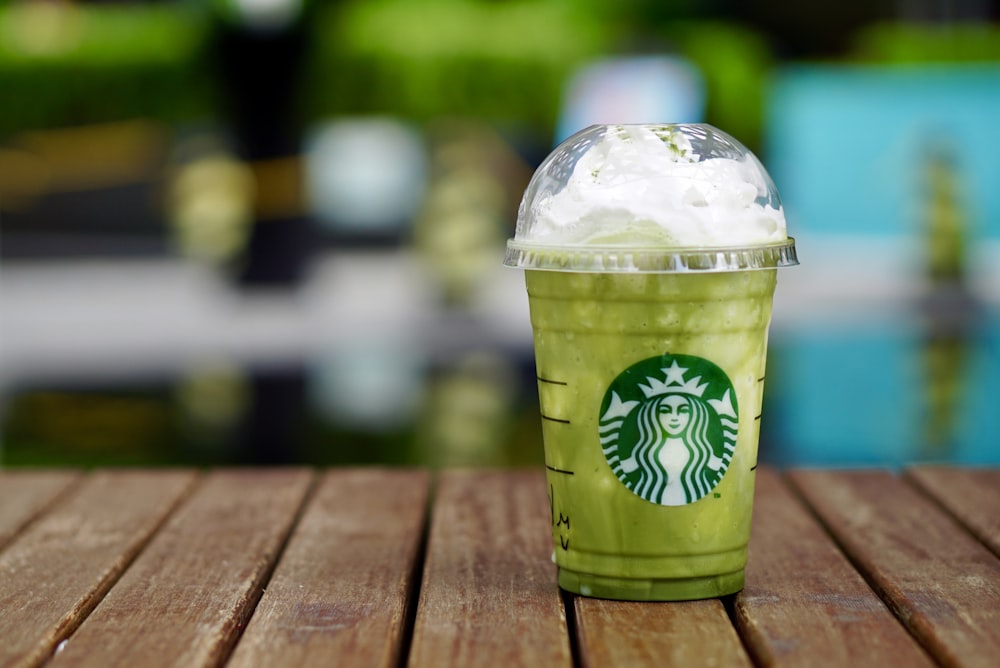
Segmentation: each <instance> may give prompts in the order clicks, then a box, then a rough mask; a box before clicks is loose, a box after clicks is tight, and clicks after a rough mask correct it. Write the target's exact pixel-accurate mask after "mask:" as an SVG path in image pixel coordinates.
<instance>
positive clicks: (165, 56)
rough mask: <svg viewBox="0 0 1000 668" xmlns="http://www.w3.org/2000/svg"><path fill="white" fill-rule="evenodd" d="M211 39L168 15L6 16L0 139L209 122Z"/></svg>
mask: <svg viewBox="0 0 1000 668" xmlns="http://www.w3.org/2000/svg"><path fill="white" fill-rule="evenodd" d="M207 34H208V24H207V23H206V22H205V21H203V20H202V18H201V16H200V15H198V14H193V13H191V12H188V11H185V10H179V9H178V8H176V7H169V6H114V7H112V6H92V7H81V6H77V5H68V6H64V5H50V4H49V3H27V4H23V5H20V4H19V5H10V6H7V7H3V8H0V90H2V91H3V99H4V103H3V104H2V105H0V134H7V133H10V132H14V131H17V130H23V129H31V128H41V127H50V126H60V125H73V124H81V123H93V122H105V121H113V120H120V119H126V118H134V117H136V116H146V117H153V118H162V119H164V120H179V119H184V118H189V117H192V116H200V115H203V114H205V113H208V110H209V109H210V108H211V107H212V102H211V93H210V91H211V86H210V82H209V80H208V77H207V72H206V68H205V67H204V62H203V61H204V56H205V48H206V37H207Z"/></svg>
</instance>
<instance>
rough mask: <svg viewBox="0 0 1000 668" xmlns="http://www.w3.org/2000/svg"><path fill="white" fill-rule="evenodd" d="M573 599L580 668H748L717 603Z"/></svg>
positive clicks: (719, 601)
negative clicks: (629, 667) (737, 667)
mask: <svg viewBox="0 0 1000 668" xmlns="http://www.w3.org/2000/svg"><path fill="white" fill-rule="evenodd" d="M571 598H572V599H573V600H574V609H575V614H576V624H577V627H576V628H577V638H578V646H579V655H580V664H581V665H582V666H751V665H753V664H751V663H750V659H749V658H748V657H747V654H746V651H745V650H744V649H743V646H742V645H741V644H740V639H739V636H737V635H736V631H735V630H734V629H733V625H732V623H731V622H730V621H729V616H728V615H727V614H726V610H725V608H724V607H723V605H722V601H721V600H719V599H711V600H706V601H683V602H677V603H632V602H628V601H607V600H602V599H596V598H585V597H582V596H573V597H571Z"/></svg>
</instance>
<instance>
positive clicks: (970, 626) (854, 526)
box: [790, 471, 1000, 668]
mask: <svg viewBox="0 0 1000 668" xmlns="http://www.w3.org/2000/svg"><path fill="white" fill-rule="evenodd" d="M790 479H791V480H792V482H793V483H794V484H795V486H796V488H797V489H798V491H799V493H800V494H801V495H802V496H804V497H805V498H806V500H807V501H808V502H809V504H810V505H811V506H812V508H813V509H814V511H815V512H816V513H817V514H818V515H819V517H820V519H821V520H822V521H823V522H824V524H826V526H827V527H828V529H829V530H830V532H831V533H832V534H833V536H834V538H835V539H836V540H837V542H838V543H839V544H840V545H841V546H842V547H843V549H844V550H845V551H846V553H847V554H848V556H849V558H850V559H851V561H852V562H853V563H854V565H855V567H856V568H858V570H859V571H861V572H862V573H863V574H864V576H865V578H866V579H867V580H868V582H869V583H870V584H871V585H872V587H873V588H874V589H875V590H876V591H877V592H878V593H879V595H880V596H881V597H882V599H883V600H884V601H886V602H887V603H888V604H889V606H890V607H891V608H892V610H893V611H894V612H895V614H896V616H897V617H898V618H899V619H900V620H901V621H902V622H903V623H904V624H905V625H906V627H907V628H908V629H909V631H910V632H911V633H912V634H913V635H914V636H915V637H916V638H917V639H918V640H919V641H920V642H921V644H922V645H923V646H924V647H925V648H926V649H927V650H928V651H929V652H930V653H931V655H933V657H934V658H935V659H936V660H937V661H939V662H940V663H941V664H943V665H946V666H982V667H983V668H987V667H989V668H992V667H993V666H995V665H996V662H997V657H998V656H1000V632H998V631H997V629H1000V560H998V559H997V557H996V555H994V554H993V553H992V552H990V551H989V550H988V549H987V548H986V547H985V546H984V545H983V544H982V543H980V542H979V541H978V540H976V539H975V538H974V537H973V536H972V535H971V534H969V533H968V532H967V531H966V530H965V529H964V528H962V527H961V526H959V525H958V524H957V523H956V522H955V521H954V520H953V519H952V518H951V517H950V516H948V515H947V514H946V513H945V512H944V511H942V510H941V509H940V508H939V507H938V506H937V505H936V504H935V503H933V502H931V501H930V500H928V499H927V498H926V497H924V496H923V495H921V494H920V493H919V492H918V491H917V490H915V489H914V488H913V487H912V486H910V485H908V484H907V483H905V482H903V481H902V480H901V479H900V478H898V477H896V476H893V475H891V474H890V473H888V472H884V471H855V472H837V471H793V472H791V473H790Z"/></svg>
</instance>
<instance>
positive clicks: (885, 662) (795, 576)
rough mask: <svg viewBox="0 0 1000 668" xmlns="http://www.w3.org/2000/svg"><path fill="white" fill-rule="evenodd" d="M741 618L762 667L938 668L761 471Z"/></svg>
mask: <svg viewBox="0 0 1000 668" xmlns="http://www.w3.org/2000/svg"><path fill="white" fill-rule="evenodd" d="M734 607H735V611H736V620H737V624H738V626H739V629H740V634H741V635H742V636H743V638H744V640H745V642H746V643H747V647H748V648H749V649H750V651H751V653H752V654H753V656H754V659H755V661H756V663H757V664H758V665H761V666H801V665H809V664H812V663H814V662H816V660H817V658H818V657H822V661H821V663H822V665H824V666H831V667H835V666H843V667H845V668H846V667H857V668H861V667H863V666H872V667H873V668H882V666H897V667H902V666H932V665H934V664H933V662H932V661H931V660H930V659H929V657H928V656H927V654H926V653H925V652H924V651H923V649H922V648H921V647H920V646H919V645H918V644H917V643H916V641H915V640H914V639H913V638H912V637H911V636H910V635H909V633H907V631H906V629H905V628H904V627H903V626H902V625H901V624H900V623H899V621H898V620H897V619H896V618H895V617H894V616H893V614H892V612H891V611H890V610H889V609H888V608H887V607H886V606H885V604H883V603H882V601H881V600H880V599H879V597H878V595H876V594H875V592H874V591H872V589H871V587H869V586H868V584H867V583H866V582H865V581H864V579H863V578H862V577H861V576H860V575H859V574H858V572H857V571H856V570H854V568H853V567H852V566H851V564H850V562H849V561H848V560H847V558H846V557H845V556H844V555H843V553H842V552H841V551H840V550H839V549H838V548H837V546H836V545H835V544H834V543H833V540H832V539H831V538H830V537H829V536H828V535H827V533H826V532H825V531H824V529H823V528H822V527H821V526H820V525H819V524H818V523H817V522H816V520H815V519H814V518H813V517H812V516H811V515H810V513H809V511H808V510H807V509H806V508H805V507H804V506H803V505H802V503H801V502H800V501H799V500H798V499H797V498H796V497H795V496H794V495H793V494H792V493H791V491H790V490H789V489H788V487H787V486H786V485H785V484H784V483H783V482H782V481H781V479H780V478H779V477H778V475H777V474H776V473H775V472H774V471H773V470H771V469H769V468H765V467H761V468H759V469H758V470H757V492H756V498H755V501H754V517H753V526H752V529H751V535H750V554H749V558H748V563H747V583H746V587H745V588H744V590H743V591H742V592H740V593H739V594H738V595H737V596H736V601H735V606H734Z"/></svg>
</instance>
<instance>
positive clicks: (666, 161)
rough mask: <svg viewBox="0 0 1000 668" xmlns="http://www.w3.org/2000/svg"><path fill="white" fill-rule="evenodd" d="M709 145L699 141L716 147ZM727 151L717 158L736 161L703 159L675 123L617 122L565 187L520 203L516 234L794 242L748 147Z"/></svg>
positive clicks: (644, 242)
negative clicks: (630, 124)
mask: <svg viewBox="0 0 1000 668" xmlns="http://www.w3.org/2000/svg"><path fill="white" fill-rule="evenodd" d="M706 127H707V126H706ZM710 140H711V137H709V141H706V142H697V143H698V144H699V145H700V146H704V147H708V148H709V150H711V146H710ZM725 148H726V149H728V150H724V151H718V152H719V153H727V154H730V155H737V156H739V157H738V158H734V157H728V156H725V157H723V156H717V155H704V156H703V155H700V154H699V153H698V152H697V150H696V146H695V145H693V144H692V141H691V138H690V137H689V136H688V135H687V134H685V133H684V132H681V131H680V130H678V129H676V128H674V127H672V126H662V127H651V126H626V125H622V126H610V127H608V129H607V132H605V134H604V136H603V138H601V139H600V141H597V142H595V143H594V144H593V145H592V146H591V147H590V148H589V149H588V150H587V151H586V152H585V153H584V154H583V155H582V156H581V157H580V158H579V160H578V161H577V163H576V165H575V167H574V168H573V171H572V174H571V176H570V177H569V179H568V181H567V182H566V184H565V186H564V187H562V189H560V190H558V191H557V192H554V193H548V192H538V193H537V195H538V196H537V197H535V198H534V199H533V201H527V200H526V201H525V202H524V203H522V210H521V212H520V216H519V217H520V218H522V219H523V220H520V221H519V225H518V231H519V234H518V238H519V239H521V240H522V241H527V242H528V243H531V244H544V245H549V244H551V245H570V246H658V247H664V246H666V247H677V248H692V247H739V246H748V245H751V246H755V245H761V244H769V243H774V242H781V241H785V240H787V239H788V235H787V231H786V225H785V216H784V212H783V210H782V208H781V204H780V201H779V200H778V197H777V193H776V192H775V190H774V186H773V185H772V184H771V183H770V178H769V177H768V176H767V173H766V172H765V171H764V169H763V167H762V166H761V165H760V163H759V162H758V161H757V159H756V158H755V157H754V156H753V154H752V153H750V152H749V151H747V150H746V149H745V148H743V147H742V146H739V145H738V144H736V145H735V146H733V145H732V144H729V145H727V146H726V147H725ZM735 149H738V150H735Z"/></svg>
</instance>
